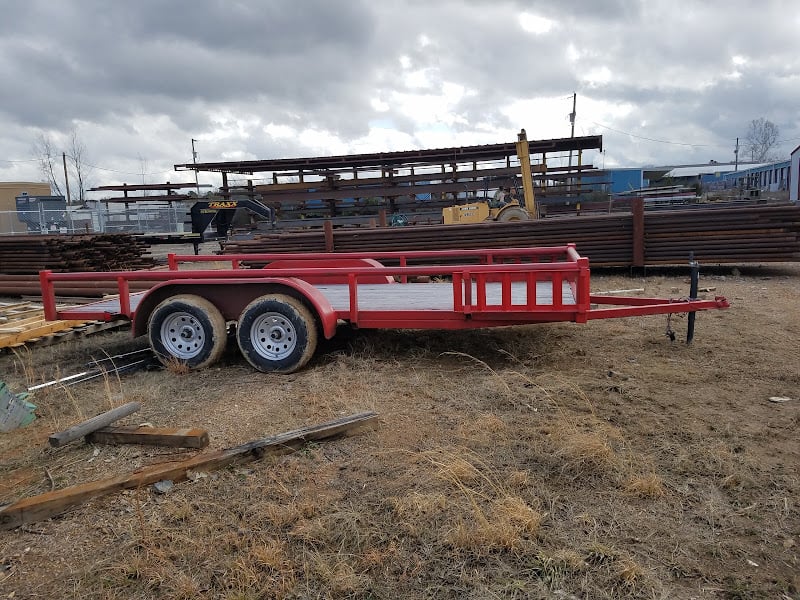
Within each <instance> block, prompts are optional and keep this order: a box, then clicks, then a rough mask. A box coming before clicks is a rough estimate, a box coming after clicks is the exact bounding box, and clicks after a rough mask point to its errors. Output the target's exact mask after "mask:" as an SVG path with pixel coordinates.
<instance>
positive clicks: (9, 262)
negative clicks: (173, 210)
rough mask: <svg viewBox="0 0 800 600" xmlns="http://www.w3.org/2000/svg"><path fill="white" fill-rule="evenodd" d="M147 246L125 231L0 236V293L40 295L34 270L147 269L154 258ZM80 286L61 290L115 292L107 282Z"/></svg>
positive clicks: (83, 293)
mask: <svg viewBox="0 0 800 600" xmlns="http://www.w3.org/2000/svg"><path fill="white" fill-rule="evenodd" d="M148 248H149V246H148V245H147V244H145V243H143V242H141V241H139V240H137V239H136V238H135V237H134V236H132V235H129V234H125V233H122V234H96V235H93V234H87V235H20V236H9V237H0V294H2V295H39V294H41V289H40V287H39V276H38V273H39V271H41V270H44V269H49V270H51V271H57V272H71V271H130V270H137V269H149V268H152V267H153V266H154V264H155V261H154V260H153V258H152V257H150V256H146V253H147V251H148ZM83 287H85V288H86V289H83ZM83 287H82V289H74V290H65V291H64V292H63V295H72V296H76V295H77V296H82V295H86V296H99V295H102V294H103V293H104V292H105V293H115V290H114V289H112V288H113V285H112V286H109V285H108V284H103V285H102V286H101V287H95V288H91V286H83ZM148 287H149V286H148ZM59 293H62V292H61V290H59Z"/></svg>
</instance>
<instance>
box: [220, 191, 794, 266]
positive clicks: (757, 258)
mask: <svg viewBox="0 0 800 600" xmlns="http://www.w3.org/2000/svg"><path fill="white" fill-rule="evenodd" d="M640 214H641V213H640ZM643 214H644V218H643V219H642V218H641V217H640V218H639V219H638V220H637V218H636V212H635V211H634V213H633V214H631V213H614V214H605V215H590V216H589V215H587V216H580V217H563V218H550V219H540V220H538V221H517V222H509V223H496V222H486V223H479V224H474V225H432V226H420V227H394V228H373V229H335V230H333V231H330V230H329V231H328V232H327V235H326V232H325V231H319V230H313V231H312V230H309V231H300V232H281V233H266V234H262V235H259V236H257V237H255V238H253V239H249V240H236V241H229V242H227V243H225V244H224V246H223V252H224V253H225V254H237V253H259V252H269V253H283V252H358V251H394V250H449V249H455V248H463V249H476V248H502V247H505V248H513V247H533V246H557V245H563V244H567V243H575V244H577V247H578V251H579V252H580V253H581V254H582V255H583V256H588V257H589V258H590V260H591V263H592V265H594V266H631V265H636V266H645V265H664V264H684V263H685V262H686V261H687V258H688V256H689V252H694V255H695V257H696V258H697V259H698V260H699V261H701V262H706V263H743V262H774V261H781V262H783V261H797V260H800V206H796V205H790V204H786V205H771V206H746V207H733V208H731V207H724V208H713V207H712V206H709V207H705V206H702V205H700V206H698V207H691V208H686V209H683V210H662V211H655V210H654V211H649V210H648V211H644V212H643ZM637 247H638V248H639V251H638V252H639V253H640V255H639V256H636V254H637V251H636V248H637Z"/></svg>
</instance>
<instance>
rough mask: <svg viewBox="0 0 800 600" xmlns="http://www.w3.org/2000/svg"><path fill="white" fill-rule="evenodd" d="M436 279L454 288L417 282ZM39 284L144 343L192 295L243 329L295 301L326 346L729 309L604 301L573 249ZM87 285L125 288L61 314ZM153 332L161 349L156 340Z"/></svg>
mask: <svg viewBox="0 0 800 600" xmlns="http://www.w3.org/2000/svg"><path fill="white" fill-rule="evenodd" d="M379 261H380V262H379ZM220 262H225V263H228V264H229V268H214V269H199V270H195V269H192V270H179V267H180V265H181V264H183V263H216V264H217V265H218V264H219V263H220ZM254 267H255V268H254ZM258 267H262V268H258ZM426 277H427V278H430V277H434V278H437V279H438V278H441V279H442V280H444V281H446V282H442V283H418V281H419V280H420V279H422V278H426ZM40 281H41V286H42V298H43V301H44V309H45V317H46V318H47V319H49V320H55V319H95V320H112V319H118V318H129V319H131V320H132V322H133V332H134V335H141V334H144V333H146V332H148V329H149V328H151V324H150V321H151V316H152V315H153V312H154V311H155V310H157V309H158V308H159V307H161V306H162V305H163V304H164V303H165V302H168V301H170V299H174V298H176V297H178V296H180V297H181V298H185V297H187V295H189V296H192V297H200V298H202V299H204V301H205V302H207V303H210V305H211V306H212V308H208V306H207V305H205V304H204V307H205V308H204V310H206V312H208V311H209V310H212V309H213V310H214V311H218V312H219V314H220V317H219V318H221V319H224V321H225V322H230V321H239V320H240V317H243V316H244V312H246V310H248V307H249V305H250V304H251V303H253V302H255V301H256V300H258V299H259V298H264V297H267V296H268V297H270V298H272V297H274V296H275V295H276V294H277V295H280V297H281V298H287V297H288V298H292V299H294V301H297V302H298V303H300V304H302V306H303V307H305V308H304V309H303V310H305V309H307V310H308V313H310V315H311V316H312V317H313V318H314V321H315V323H316V325H315V326H314V327H313V329H315V330H316V329H318V330H319V331H320V332H321V333H322V334H323V335H324V336H325V337H326V338H330V337H332V336H333V335H334V334H335V332H336V326H337V322H338V321H345V322H348V323H350V324H351V325H352V326H354V327H359V328H410V329H472V328H479V327H495V326H505V325H519V324H530V323H541V322H553V321H574V322H576V323H585V322H587V321H588V320H590V319H607V318H617V317H628V316H638V315H653V314H669V313H683V312H688V313H694V312H695V311H699V310H708V309H718V308H727V307H728V306H729V304H728V302H727V300H726V299H725V298H723V297H716V298H715V299H714V300H697V299H693V298H681V299H662V298H639V297H620V296H615V297H614V296H593V295H592V294H591V293H590V281H589V259H588V258H585V257H581V256H580V255H579V254H578V252H577V250H576V248H575V245H574V244H568V245H565V246H553V247H545V248H504V249H480V250H449V251H411V252H363V253H336V254H330V253H319V254H233V255H222V256H216V255H215V256H192V255H188V256H178V255H170V256H169V262H168V269H167V270H148V271H117V272H106V273H54V272H52V271H42V272H41V273H40ZM78 281H82V282H86V281H93V282H101V281H114V282H116V284H117V288H118V291H119V296H118V297H117V298H112V299H107V300H103V301H100V302H96V303H93V304H88V305H83V306H76V307H70V308H64V309H58V308H57V307H56V296H57V294H58V287H59V285H64V284H68V283H70V282H78ZM134 281H158V282H159V283H157V284H156V285H155V286H154V287H152V288H151V289H149V290H148V291H146V292H138V293H131V292H130V290H129V288H130V282H134ZM601 306H602V307H603V308H601ZM270 310H271V309H270ZM190 312H191V311H190ZM301 312H302V311H301ZM214 314H215V316H216V312H215V313H214ZM270 314H273V313H272V312H270ZM198 331H199V330H198ZM149 333H150V336H151V344H153V335H154V334H153V332H152V331H150V332H149ZM315 339H316V338H315ZM245 343H246V340H245ZM153 345H154V346H156V345H157V344H153ZM241 345H242V340H240V346H241ZM243 350H244V348H243ZM309 356H310V355H309ZM306 360H307V359H306ZM298 368H299V367H298ZM264 370H272V369H264Z"/></svg>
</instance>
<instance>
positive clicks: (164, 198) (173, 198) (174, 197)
mask: <svg viewBox="0 0 800 600" xmlns="http://www.w3.org/2000/svg"><path fill="white" fill-rule="evenodd" d="M192 187H194V185H192ZM196 199H197V197H196V196H188V195H186V194H167V195H161V196H116V197H114V198H101V199H99V200H97V202H112V203H123V202H124V203H126V204H130V203H131V202H182V201H184V200H196Z"/></svg>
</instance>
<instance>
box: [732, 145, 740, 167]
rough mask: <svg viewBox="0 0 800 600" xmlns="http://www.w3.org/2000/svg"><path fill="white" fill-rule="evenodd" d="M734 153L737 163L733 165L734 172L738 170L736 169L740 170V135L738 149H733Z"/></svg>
mask: <svg viewBox="0 0 800 600" xmlns="http://www.w3.org/2000/svg"><path fill="white" fill-rule="evenodd" d="M733 155H734V156H735V157H736V158H735V159H734V160H735V163H736V164H735V165H734V167H733V170H734V172H736V171H738V170H739V138H738V137H737V138H736V149H735V150H734V151H733Z"/></svg>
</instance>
